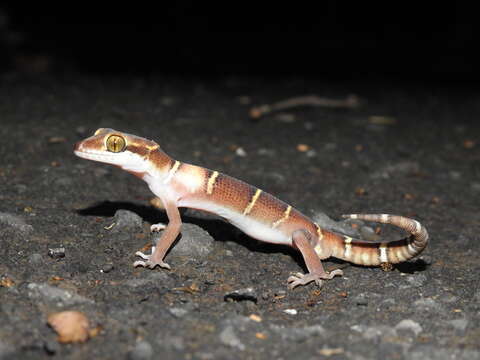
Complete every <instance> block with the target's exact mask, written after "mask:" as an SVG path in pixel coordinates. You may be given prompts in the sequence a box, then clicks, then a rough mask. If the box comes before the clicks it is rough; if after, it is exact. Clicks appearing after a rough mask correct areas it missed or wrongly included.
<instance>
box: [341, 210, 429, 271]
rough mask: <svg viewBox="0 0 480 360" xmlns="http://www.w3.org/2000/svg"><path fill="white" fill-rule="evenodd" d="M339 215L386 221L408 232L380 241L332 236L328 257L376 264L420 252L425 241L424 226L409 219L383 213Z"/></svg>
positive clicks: (394, 261)
mask: <svg viewBox="0 0 480 360" xmlns="http://www.w3.org/2000/svg"><path fill="white" fill-rule="evenodd" d="M342 217H344V218H349V219H358V220H365V221H373V222H379V223H383V224H390V225H394V226H397V227H399V228H401V229H403V230H405V231H407V232H408V233H409V234H410V236H408V237H406V238H404V239H401V240H393V241H392V240H390V241H388V240H387V241H382V242H368V241H364V240H357V239H352V238H350V237H348V236H340V237H339V238H336V239H335V240H336V241H335V242H336V243H337V244H335V245H333V244H332V256H334V257H336V258H339V259H342V260H346V261H349V262H352V263H354V264H357V265H367V266H378V265H383V264H397V263H400V262H403V261H407V260H410V259H411V258H413V257H415V256H417V255H418V254H420V253H421V252H422V251H423V249H425V247H426V246H427V243H428V232H427V230H426V229H425V227H424V226H422V225H421V224H420V223H419V222H418V221H416V220H413V219H410V218H406V217H403V216H398V215H387V214H350V215H342ZM332 240H333V239H332ZM339 240H340V242H341V244H339Z"/></svg>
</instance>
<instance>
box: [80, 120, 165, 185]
mask: <svg viewBox="0 0 480 360" xmlns="http://www.w3.org/2000/svg"><path fill="white" fill-rule="evenodd" d="M158 148H159V146H158V144H157V143H155V142H154V141H151V140H147V139H144V138H142V137H139V136H135V135H131V134H126V133H123V132H121V131H117V130H114V129H107V128H100V129H98V130H97V131H95V133H94V134H93V136H91V137H89V138H86V139H85V140H82V141H79V142H78V143H76V144H75V148H74V153H75V155H77V156H79V157H81V158H84V159H89V160H94V161H99V162H103V163H107V164H112V165H116V166H119V167H121V168H122V169H124V170H126V171H130V172H133V173H135V174H137V175H140V174H143V173H145V172H147V171H148V169H149V162H148V157H149V155H150V152H151V151H153V150H156V149H158Z"/></svg>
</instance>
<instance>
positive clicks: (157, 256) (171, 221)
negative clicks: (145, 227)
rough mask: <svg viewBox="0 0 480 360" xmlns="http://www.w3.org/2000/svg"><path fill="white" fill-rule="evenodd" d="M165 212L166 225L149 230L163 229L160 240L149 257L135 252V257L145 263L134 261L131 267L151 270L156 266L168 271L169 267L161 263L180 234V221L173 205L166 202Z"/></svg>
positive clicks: (158, 225)
mask: <svg viewBox="0 0 480 360" xmlns="http://www.w3.org/2000/svg"><path fill="white" fill-rule="evenodd" d="M165 210H166V212H167V216H168V224H167V225H166V226H165V225H163V224H154V225H152V226H151V228H150V229H151V231H158V230H161V229H162V228H163V229H165V231H164V232H163V234H162V237H161V238H160V240H158V242H157V245H156V246H154V247H152V254H151V255H146V254H144V253H142V252H140V251H137V252H136V253H135V255H137V256H140V257H141V258H142V259H143V260H145V261H142V260H138V261H135V262H134V263H133V266H135V267H137V266H143V267H148V268H150V269H153V268H155V267H156V266H157V265H158V266H160V267H162V268H165V269H170V265H168V264H167V263H165V262H163V258H164V257H165V254H166V253H167V251H168V249H169V248H170V246H172V244H173V242H174V241H175V239H176V238H177V236H178V234H180V227H181V225H182V219H181V218H180V213H179V211H178V208H177V205H176V204H175V203H173V202H168V203H167V204H166V206H165Z"/></svg>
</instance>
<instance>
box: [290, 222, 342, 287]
mask: <svg viewBox="0 0 480 360" xmlns="http://www.w3.org/2000/svg"><path fill="white" fill-rule="evenodd" d="M314 240H315V239H314V237H313V236H312V235H311V234H310V233H309V232H308V231H306V230H304V229H302V230H295V231H294V232H293V234H292V241H293V244H294V246H295V247H296V248H297V249H298V250H300V252H301V253H302V256H303V259H304V261H305V264H306V265H307V269H308V273H307V274H302V273H296V274H295V275H292V276H290V277H289V278H288V279H287V282H288V287H289V289H293V288H295V287H296V286H298V285H307V284H308V283H310V282H312V281H314V282H315V284H317V285H318V286H319V287H322V285H323V280H330V279H332V278H333V277H334V276H337V275H338V276H341V275H343V271H342V270H340V269H337V270H333V271H331V272H329V273H328V272H326V271H325V270H324V269H323V265H322V262H321V261H320V258H319V257H318V255H317V253H316V252H315V249H314V246H313V244H312V242H313V241H314Z"/></svg>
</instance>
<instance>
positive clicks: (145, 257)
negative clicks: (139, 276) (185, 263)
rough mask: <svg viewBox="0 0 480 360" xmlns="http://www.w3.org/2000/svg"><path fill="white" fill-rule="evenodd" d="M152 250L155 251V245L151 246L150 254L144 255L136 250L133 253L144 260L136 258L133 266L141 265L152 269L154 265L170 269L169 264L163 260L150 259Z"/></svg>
mask: <svg viewBox="0 0 480 360" xmlns="http://www.w3.org/2000/svg"><path fill="white" fill-rule="evenodd" d="M154 252H155V246H152V254H150V255H145V254H144V253H142V252H141V251H137V252H136V253H135V255H136V256H140V257H141V258H142V259H143V260H146V261H142V260H137V261H135V262H134V263H133V266H134V267H137V266H143V267H146V268H150V269H153V268H155V267H156V266H160V267H161V268H164V269H168V270H170V269H171V267H170V265H168V264H167V263H165V262H163V261H162V260H160V261H154V260H150V258H151V257H152V255H153V253H154Z"/></svg>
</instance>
